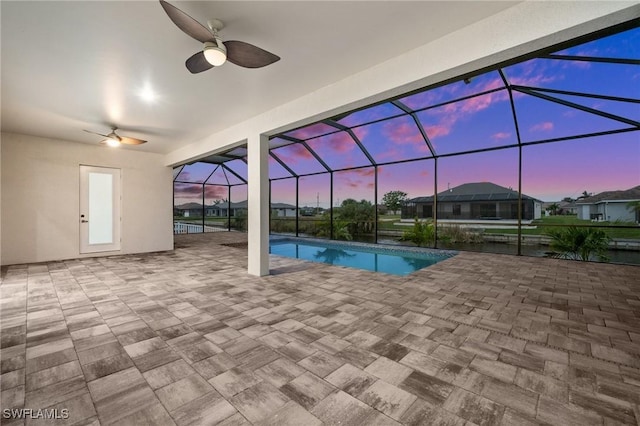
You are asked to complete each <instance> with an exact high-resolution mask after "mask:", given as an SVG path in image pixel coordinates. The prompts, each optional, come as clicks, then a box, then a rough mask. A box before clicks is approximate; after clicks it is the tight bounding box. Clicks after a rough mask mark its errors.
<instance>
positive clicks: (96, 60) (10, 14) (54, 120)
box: [0, 1, 517, 153]
mask: <svg viewBox="0 0 640 426" xmlns="http://www.w3.org/2000/svg"><path fill="white" fill-rule="evenodd" d="M171 3H172V4H173V5H175V6H177V7H178V8H180V9H182V10H183V11H185V12H186V13H188V14H189V15H191V16H192V17H194V18H195V19H197V20H198V21H200V22H202V23H206V21H207V20H208V19H211V18H218V19H221V20H223V21H224V22H225V24H226V28H225V29H224V30H222V32H221V35H222V37H223V39H224V40H242V41H245V42H248V43H252V44H255V45H257V46H259V47H262V48H264V49H266V50H268V51H271V52H273V53H275V54H277V55H279V56H280V57H281V58H282V60H280V61H279V62H276V63H275V64H273V65H270V66H268V67H265V68H261V69H245V68H241V67H238V66H236V65H233V64H231V63H227V64H225V65H223V66H222V67H219V68H214V69H211V70H209V71H205V72H203V73H201V74H196V75H192V74H190V73H189V72H188V71H187V69H186V68H185V66H184V61H185V60H186V59H187V58H188V57H189V56H191V55H192V54H193V53H196V52H197V51H198V50H201V44H200V43H199V42H197V41H195V40H193V39H191V38H190V37H189V36H187V35H185V34H184V33H182V32H181V31H180V30H179V29H178V28H177V27H175V25H174V24H173V23H172V22H171V21H170V20H169V18H168V17H167V16H166V14H165V13H164V11H163V10H162V8H161V6H160V4H159V3H158V2H157V1H137V2H134V1H104V2H94V1H80V2H75V1H40V2H31V1H1V2H0V8H1V9H0V12H1V25H2V26H1V43H2V44H1V55H2V56H1V59H2V62H1V65H2V87H1V88H2V92H1V95H2V114H1V117H2V123H1V125H2V131H4V132H14V133H23V134H30V135H35V136H43V137H49V138H56V139H63V140H70V141H76V142H84V143H91V144H97V143H98V142H99V141H100V139H101V138H100V137H99V136H93V135H90V134H88V133H85V132H83V131H82V130H83V129H87V130H92V131H96V132H100V133H107V132H108V130H109V125H110V124H114V125H117V126H118V127H120V128H121V129H122V130H121V131H120V133H121V135H126V136H131V137H136V138H141V139H147V140H149V143H147V144H145V145H141V146H137V147H130V148H129V149H136V150H143V151H149V152H157V153H168V152H171V151H173V150H175V149H177V148H180V147H182V146H184V145H186V144H189V143H192V142H194V141H197V140H199V139H201V138H203V137H205V136H208V135H210V134H212V133H215V132H217V131H220V130H222V129H225V128H227V127H229V126H231V125H233V124H236V123H239V122H241V121H243V120H246V119H248V118H250V117H252V116H254V115H256V114H259V113H261V112H264V111H267V110H269V109H271V108H274V107H276V106H278V105H280V104H282V103H284V102H287V101H290V100H293V99H296V98H298V97H300V96H303V95H305V94H307V93H309V92H312V91H314V90H317V89H318V88H320V87H323V86H326V85H328V84H331V83H332V82H335V81H338V80H341V79H343V78H345V77H347V76H349V75H351V74H354V73H356V72H359V71H361V70H364V69H366V68H367V67H370V66H372V65H374V64H377V63H380V62H382V61H384V60H386V59H389V58H391V57H394V56H397V55H399V54H401V53H403V52H406V51H408V50H411V49H413V48H416V47H418V46H421V45H423V44H426V43H428V42H429V41H431V40H434V39H437V38H439V37H441V36H443V35H445V34H448V33H450V32H453V31H456V30H457V29H459V28H462V27H465V26H467V25H469V24H471V23H473V22H476V21H479V20H481V19H484V18H486V17H488V16H491V15H493V14H496V13H498V12H500V11H501V10H504V9H506V8H509V7H511V6H513V5H514V4H516V3H517V2H512V1H493V2H490V1H481V2H478V1H466V2H458V1H412V2H401V1H385V2H383V1H353V2H341V1H315V2H312V1H301V2H290V1H256V2H253V1H220V2H218V1H211V2H183V1H172V2H171ZM147 86H148V87H150V88H151V89H152V90H153V91H154V92H155V93H156V94H157V100H156V102H154V103H147V102H145V101H143V100H142V99H141V98H140V97H139V96H138V93H139V92H140V91H141V90H143V89H144V88H145V87H147Z"/></svg>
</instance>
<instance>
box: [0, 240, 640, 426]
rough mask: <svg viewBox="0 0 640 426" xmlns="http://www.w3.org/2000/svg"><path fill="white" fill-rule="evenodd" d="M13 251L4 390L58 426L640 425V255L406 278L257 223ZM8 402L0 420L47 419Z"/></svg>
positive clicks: (450, 263) (3, 293)
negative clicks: (286, 243)
mask: <svg viewBox="0 0 640 426" xmlns="http://www.w3.org/2000/svg"><path fill="white" fill-rule="evenodd" d="M175 241H176V250H175V251H174V252H163V253H152V254H144V255H127V256H115V257H98V258H91V259H80V260H69V261H60V262H48V263H41V264H30V265H16V266H10V267H3V268H2V284H1V286H0V297H1V299H0V302H1V305H0V307H1V313H0V318H1V320H2V322H1V331H2V334H1V349H0V358H1V372H2V376H1V382H2V384H1V388H2V404H1V405H2V408H3V409H6V408H30V409H34V410H36V409H43V408H57V409H63V408H66V409H68V410H69V416H70V418H69V419H68V420H66V421H62V420H59V421H58V423H59V424H103V425H107V424H113V423H116V424H118V425H123V424H140V423H143V422H147V423H148V424H158V425H161V424H174V423H175V424H178V425H183V424H184V425H186V424H223V425H241V424H260V425H287V424H290V425H321V424H346V425H376V424H378V425H395V424H407V425H417V424H438V425H440V424H447V425H463V424H478V425H493V424H504V425H527V424H557V425H591V424H593V425H604V424H607V425H608V424H640V268H639V267H634V266H620V265H609V264H592V263H589V264H586V263H580V262H570V261H561V260H554V259H540V258H526V257H515V256H504V255H494V254H480V253H468V252H467V253H460V254H459V255H457V256H455V257H454V258H452V259H449V260H446V261H444V262H441V263H438V264H436V265H434V266H431V267H429V268H427V269H423V270H421V271H418V272H416V273H414V274H412V275H410V276H407V277H398V276H391V275H386V274H378V273H372V272H367V271H361V270H356V269H348V268H341V267H331V266H328V265H324V264H316V263H307V262H302V261H298V260H294V259H285V258H279V257H274V256H272V258H271V269H272V275H270V276H268V277H262V278H258V277H252V276H249V275H247V273H246V248H244V247H243V244H242V243H243V242H246V235H245V234H242V233H226V232H225V233H216V234H205V235H186V236H176V238H175ZM46 423H47V422H46V421H44V420H37V421H36V420H26V422H25V421H24V420H9V419H6V418H3V419H2V424H36V425H37V424H46Z"/></svg>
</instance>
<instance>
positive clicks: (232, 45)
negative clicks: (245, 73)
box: [224, 40, 280, 68]
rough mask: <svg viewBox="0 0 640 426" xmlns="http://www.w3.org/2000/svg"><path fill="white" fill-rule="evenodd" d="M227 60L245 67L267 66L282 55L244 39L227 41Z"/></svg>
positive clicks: (225, 43)
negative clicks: (246, 41)
mask: <svg viewBox="0 0 640 426" xmlns="http://www.w3.org/2000/svg"><path fill="white" fill-rule="evenodd" d="M224 45H225V47H226V48H227V60H228V61H229V62H231V63H234V64H236V65H239V66H241V67H245V68H261V67H266V66H267V65H270V64H272V63H274V62H277V61H279V60H280V57H279V56H277V55H274V54H273V53H271V52H267V51H266V50H264V49H260V48H259V47H257V46H254V45H253V44H249V43H245V42H244V41H237V40H231V41H225V42H224Z"/></svg>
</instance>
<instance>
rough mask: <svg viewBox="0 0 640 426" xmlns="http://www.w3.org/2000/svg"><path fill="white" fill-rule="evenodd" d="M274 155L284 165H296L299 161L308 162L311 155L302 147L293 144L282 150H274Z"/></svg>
mask: <svg viewBox="0 0 640 426" xmlns="http://www.w3.org/2000/svg"><path fill="white" fill-rule="evenodd" d="M273 153H274V154H276V156H277V157H278V158H280V159H281V160H282V161H284V162H285V163H289V164H297V163H298V160H299V159H304V160H309V159H311V158H313V155H312V154H311V153H310V152H309V151H308V150H307V148H305V147H304V146H302V145H300V144H297V143H294V144H291V145H288V146H286V147H284V148H279V149H274V150H273Z"/></svg>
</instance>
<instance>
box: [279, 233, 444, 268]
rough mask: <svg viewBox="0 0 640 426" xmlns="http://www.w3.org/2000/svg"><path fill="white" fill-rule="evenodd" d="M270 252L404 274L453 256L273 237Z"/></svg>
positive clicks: (430, 252) (440, 253)
mask: <svg viewBox="0 0 640 426" xmlns="http://www.w3.org/2000/svg"><path fill="white" fill-rule="evenodd" d="M269 252H270V253H271V254H277V255H279V256H285V257H292V258H295V259H304V260H310V261H312V262H323V263H328V264H330V265H339V266H347V267H351V268H358V269H366V270H368V271H375V272H386V273H387V274H394V275H407V274H410V273H412V272H415V271H417V270H418V269H422V268H425V267H427V266H431V265H433V264H435V263H438V262H440V261H442V260H445V259H448V258H450V257H452V256H453V255H454V254H455V252H451V251H447V252H436V251H411V250H402V249H400V250H396V249H389V248H382V247H375V246H365V245H350V244H340V243H335V244H334V243H325V242H316V241H313V242H308V241H298V240H288V239H285V240H273V241H271V242H270V250H269Z"/></svg>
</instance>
